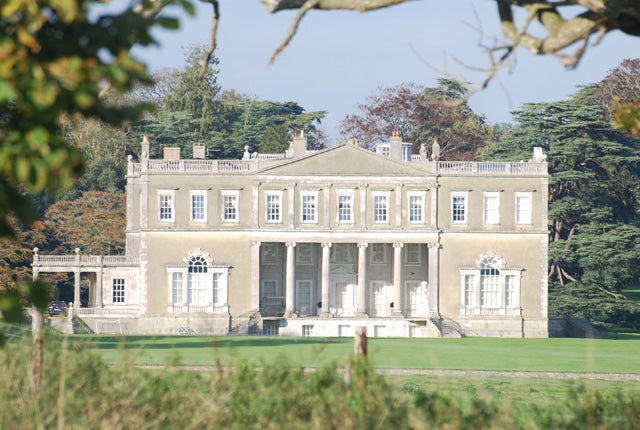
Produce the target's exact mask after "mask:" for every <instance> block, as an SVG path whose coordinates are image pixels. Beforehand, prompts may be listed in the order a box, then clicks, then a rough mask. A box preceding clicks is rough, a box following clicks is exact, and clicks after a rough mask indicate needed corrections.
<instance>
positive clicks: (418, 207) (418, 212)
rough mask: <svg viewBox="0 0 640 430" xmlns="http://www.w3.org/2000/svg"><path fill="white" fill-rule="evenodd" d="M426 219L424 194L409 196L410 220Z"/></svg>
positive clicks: (420, 220)
mask: <svg viewBox="0 0 640 430" xmlns="http://www.w3.org/2000/svg"><path fill="white" fill-rule="evenodd" d="M423 221H424V199H423V198H422V196H409V222H423Z"/></svg>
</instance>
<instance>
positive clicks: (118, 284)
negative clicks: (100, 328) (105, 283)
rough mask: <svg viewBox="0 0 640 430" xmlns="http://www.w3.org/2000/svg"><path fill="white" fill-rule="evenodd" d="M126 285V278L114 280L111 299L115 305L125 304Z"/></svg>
mask: <svg viewBox="0 0 640 430" xmlns="http://www.w3.org/2000/svg"><path fill="white" fill-rule="evenodd" d="M125 285H126V284H125V279H124V278H113V281H112V284H111V297H112V301H113V303H124V302H125Z"/></svg>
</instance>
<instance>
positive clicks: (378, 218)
mask: <svg viewBox="0 0 640 430" xmlns="http://www.w3.org/2000/svg"><path fill="white" fill-rule="evenodd" d="M387 208H388V201H387V196H374V197H373V213H374V221H375V222H387V221H388V220H389V216H388V209H387Z"/></svg>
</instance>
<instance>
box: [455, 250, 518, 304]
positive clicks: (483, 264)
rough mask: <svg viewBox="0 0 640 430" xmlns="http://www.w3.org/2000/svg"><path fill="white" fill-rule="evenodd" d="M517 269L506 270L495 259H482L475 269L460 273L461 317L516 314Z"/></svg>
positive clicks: (502, 263)
mask: <svg viewBox="0 0 640 430" xmlns="http://www.w3.org/2000/svg"><path fill="white" fill-rule="evenodd" d="M522 270H523V269H521V268H509V267H507V266H506V264H505V262H504V259H503V258H501V257H499V256H495V255H492V256H488V257H483V258H481V260H480V263H479V264H478V267H476V268H464V269H460V272H461V273H460V297H461V301H462V303H461V305H462V306H461V313H462V314H472V315H473V314H478V315H483V314H487V315H492V314H493V315H505V314H506V315H516V314H519V313H520V278H521V273H522Z"/></svg>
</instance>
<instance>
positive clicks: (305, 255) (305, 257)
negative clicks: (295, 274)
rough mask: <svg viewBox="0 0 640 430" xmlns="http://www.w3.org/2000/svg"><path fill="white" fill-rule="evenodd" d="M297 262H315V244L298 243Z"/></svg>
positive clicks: (308, 263)
mask: <svg viewBox="0 0 640 430" xmlns="http://www.w3.org/2000/svg"><path fill="white" fill-rule="evenodd" d="M296 264H299V265H311V264H313V244H312V243H304V242H301V243H298V244H297V245H296Z"/></svg>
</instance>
